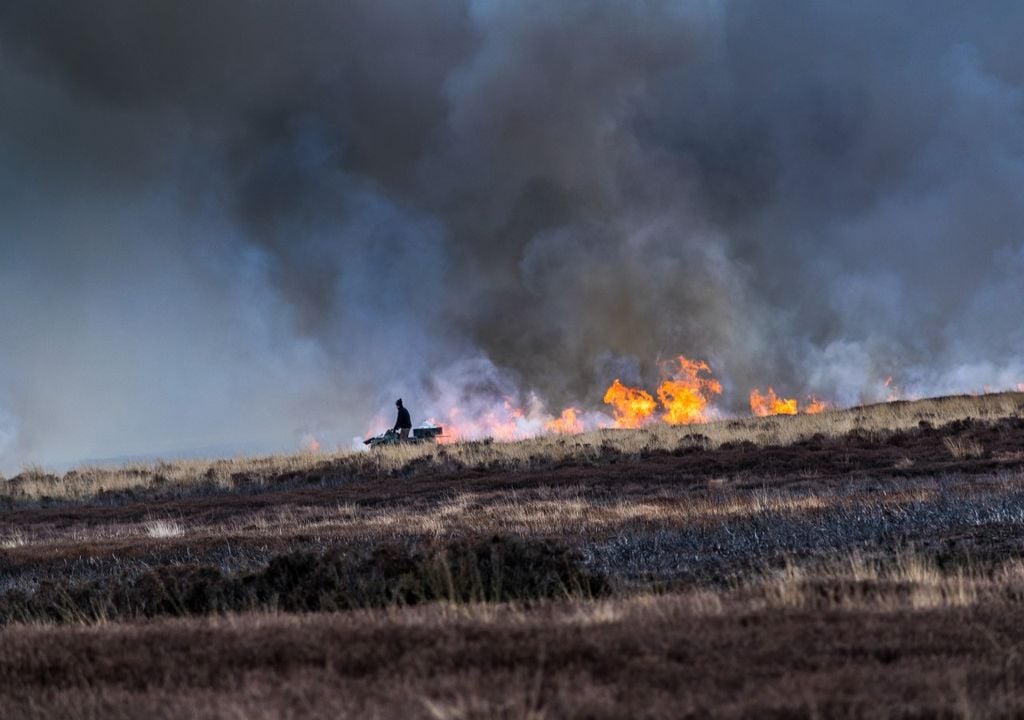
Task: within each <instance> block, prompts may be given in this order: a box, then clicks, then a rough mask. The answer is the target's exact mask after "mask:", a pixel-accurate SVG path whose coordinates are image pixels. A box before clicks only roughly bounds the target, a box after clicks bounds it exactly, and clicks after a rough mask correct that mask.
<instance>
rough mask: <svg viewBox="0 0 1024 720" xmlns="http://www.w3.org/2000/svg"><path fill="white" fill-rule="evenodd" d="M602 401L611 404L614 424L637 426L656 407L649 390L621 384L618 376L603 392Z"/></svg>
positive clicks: (621, 426) (645, 419)
mask: <svg viewBox="0 0 1024 720" xmlns="http://www.w3.org/2000/svg"><path fill="white" fill-rule="evenodd" d="M604 401H605V403H607V404H608V405H611V406H612V410H613V412H614V415H615V426H616V427H620V428H638V427H640V426H641V425H643V424H644V423H645V422H647V420H648V419H649V418H650V417H651V415H652V414H653V413H654V411H655V409H656V408H657V407H658V405H657V403H656V402H654V398H653V397H651V394H650V393H649V392H646V391H645V390H641V389H639V388H631V387H627V386H626V385H623V384H622V383H621V382H620V381H619V379H618V378H616V379H615V382H613V383H612V384H611V387H609V388H608V392H606V393H605V394H604Z"/></svg>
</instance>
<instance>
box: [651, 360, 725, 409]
mask: <svg viewBox="0 0 1024 720" xmlns="http://www.w3.org/2000/svg"><path fill="white" fill-rule="evenodd" d="M702 374H704V375H706V377H702ZM721 392H722V384H721V383H720V382H718V381H717V380H715V379H714V378H713V377H711V368H710V367H708V364H707V363H706V362H702V361H699V360H687V359H686V358H685V357H683V356H682V355H680V356H679V371H678V372H677V373H675V375H674V377H672V378H670V379H668V380H665V381H664V382H662V383H661V385H659V386H658V400H660V401H661V405H662V407H664V408H665V414H664V415H662V419H664V420H665V422H667V423H668V424H669V425H689V424H691V423H698V422H704V421H705V420H706V417H705V416H704V410H705V409H706V408H707V404H708V401H709V400H710V399H711V396H712V395H719V394H721Z"/></svg>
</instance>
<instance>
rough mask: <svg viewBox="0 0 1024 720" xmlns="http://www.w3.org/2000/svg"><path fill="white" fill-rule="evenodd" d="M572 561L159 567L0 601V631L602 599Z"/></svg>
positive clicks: (419, 550) (542, 556) (418, 556)
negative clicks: (19, 624)
mask: <svg viewBox="0 0 1024 720" xmlns="http://www.w3.org/2000/svg"><path fill="white" fill-rule="evenodd" d="M608 592H609V584H608V582H607V580H606V579H605V578H604V576H602V575H600V574H595V573H593V572H591V571H589V570H587V569H586V568H585V567H584V565H583V562H582V557H581V555H580V553H579V552H577V551H575V550H572V549H569V548H567V547H566V546H564V545H562V544H560V543H557V542H553V541H549V540H534V539H530V540H527V539H521V538H514V537H499V536H495V537H493V538H490V539H480V538H476V539H463V540H457V541H454V542H450V543H446V544H443V543H438V542H434V543H428V544H424V545H421V546H419V547H409V546H407V545H399V544H390V545H381V546H378V547H375V548H373V549H371V550H368V551H365V552H353V551H351V550H344V549H335V550H332V551H330V552H328V553H324V554H315V553H310V552H297V553H289V554H284V555H279V556H277V557H275V558H273V559H272V560H271V561H270V563H269V564H268V565H267V567H266V568H265V569H263V570H261V571H259V572H255V573H245V574H237V575H226V574H224V573H222V572H220V570H218V569H217V568H216V567H212V566H208V565H168V566H162V567H158V568H155V569H153V570H150V571H148V572H145V573H143V574H141V575H138V576H136V577H134V578H109V577H108V578H104V579H102V580H96V581H92V582H88V583H81V584H78V585H74V586H70V587H69V586H65V585H62V584H59V583H55V582H52V581H50V582H44V583H42V584H41V585H40V587H39V588H38V590H36V591H35V592H34V593H24V592H20V591H12V592H8V593H6V594H5V595H4V596H2V598H0V622H4V623H10V622H15V621H26V620H50V621H58V622H76V621H85V622H88V621H95V620H115V619H116V620H120V619H131V618H139V617H147V618H148V617H158V616H193V615H207V614H211V613H226V612H237V611H247V610H275V611H282V612H321V611H337V610H352V609H356V608H378V607H387V606H403V605H417V604H420V603H425V602H437V601H446V602H457V603H470V602H509V601H519V602H529V601H534V600H541V599H565V598H580V597H599V596H603V595H606V594H608Z"/></svg>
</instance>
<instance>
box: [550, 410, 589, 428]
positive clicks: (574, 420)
mask: <svg viewBox="0 0 1024 720" xmlns="http://www.w3.org/2000/svg"><path fill="white" fill-rule="evenodd" d="M544 428H545V429H546V430H548V431H549V432H555V433H581V432H583V430H584V429H585V428H584V425H583V420H581V419H580V416H579V410H577V409H576V408H573V407H568V408H566V409H565V410H563V411H562V414H561V415H559V416H558V417H556V418H555V419H554V420H550V421H548V422H547V424H545V426H544Z"/></svg>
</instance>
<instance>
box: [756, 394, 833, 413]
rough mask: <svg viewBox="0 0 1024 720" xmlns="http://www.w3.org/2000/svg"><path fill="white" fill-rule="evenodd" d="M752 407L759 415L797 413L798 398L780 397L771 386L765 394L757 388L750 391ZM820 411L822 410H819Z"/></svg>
mask: <svg viewBox="0 0 1024 720" xmlns="http://www.w3.org/2000/svg"><path fill="white" fill-rule="evenodd" d="M750 409H751V411H753V413H754V414H755V415H757V416H758V417H764V416H766V415H796V412H797V403H796V398H780V397H778V396H777V395H776V394H775V390H773V389H772V388H771V387H769V388H768V392H767V393H766V394H764V395H762V394H761V391H760V390H758V389H757V388H754V389H753V390H751V391H750ZM819 412H820V411H819Z"/></svg>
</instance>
